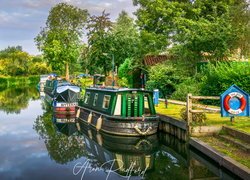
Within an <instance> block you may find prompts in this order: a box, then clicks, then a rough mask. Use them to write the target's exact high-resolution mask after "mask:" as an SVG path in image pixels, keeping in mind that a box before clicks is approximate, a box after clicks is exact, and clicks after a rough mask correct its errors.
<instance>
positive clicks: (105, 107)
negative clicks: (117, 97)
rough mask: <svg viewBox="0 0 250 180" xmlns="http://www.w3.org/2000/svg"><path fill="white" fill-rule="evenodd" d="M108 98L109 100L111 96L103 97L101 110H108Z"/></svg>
mask: <svg viewBox="0 0 250 180" xmlns="http://www.w3.org/2000/svg"><path fill="white" fill-rule="evenodd" d="M110 98H111V96H109V95H105V96H104V98H103V104H102V108H104V109H108V108H109V103H110Z"/></svg>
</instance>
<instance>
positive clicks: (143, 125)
mask: <svg viewBox="0 0 250 180" xmlns="http://www.w3.org/2000/svg"><path fill="white" fill-rule="evenodd" d="M76 117H77V118H78V119H79V120H82V121H83V122H85V123H87V124H89V125H90V126H92V127H95V128H96V129H97V130H98V131H99V130H100V131H103V132H106V133H110V134H115V135H124V136H146V135H151V134H154V133H156V132H157V129H158V122H159V117H158V116H157V115H156V112H155V108H154V104H153V92H152V91H146V90H143V89H128V88H122V89H117V88H101V87H91V88H87V89H86V92H85V96H84V98H83V99H80V100H79V101H78V106H76Z"/></svg>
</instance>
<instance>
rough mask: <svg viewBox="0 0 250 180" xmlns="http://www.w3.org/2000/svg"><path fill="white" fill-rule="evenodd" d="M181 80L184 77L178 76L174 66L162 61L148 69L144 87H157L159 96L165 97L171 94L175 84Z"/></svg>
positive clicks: (151, 88) (150, 88)
mask: <svg viewBox="0 0 250 180" xmlns="http://www.w3.org/2000/svg"><path fill="white" fill-rule="evenodd" d="M183 80H184V77H182V76H180V74H179V73H178V71H177V68H176V67H174V66H173V65H172V64H170V63H162V64H157V65H155V66H152V67H151V68H150V69H149V80H148V81H147V83H146V87H147V89H149V90H153V89H159V91H160V96H161V97H165V96H169V95H171V94H172V93H173V92H174V91H175V89H176V85H177V84H180V83H181V82H182V81H183Z"/></svg>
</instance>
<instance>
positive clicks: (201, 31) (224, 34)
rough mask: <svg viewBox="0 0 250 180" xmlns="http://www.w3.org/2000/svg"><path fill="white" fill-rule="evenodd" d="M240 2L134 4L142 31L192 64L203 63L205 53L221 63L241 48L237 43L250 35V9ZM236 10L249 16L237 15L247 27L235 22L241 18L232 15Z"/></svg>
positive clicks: (142, 1)
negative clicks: (166, 44) (165, 42)
mask: <svg viewBox="0 0 250 180" xmlns="http://www.w3.org/2000/svg"><path fill="white" fill-rule="evenodd" d="M240 2H241V3H239V1H237V0H233V1H230V2H228V1H227V0H219V1H214V0H196V1H188V0H186V1H179V0H173V1H165V0H155V1H149V0H134V4H135V5H139V8H138V10H137V12H136V15H137V24H138V26H139V27H140V29H141V30H142V31H145V32H147V33H150V34H152V33H153V34H155V35H159V36H163V37H165V39H166V40H167V39H168V40H169V41H170V42H171V46H172V47H174V51H173V52H174V53H175V54H176V55H177V56H178V57H181V58H182V59H183V60H186V61H187V60H188V61H190V63H192V64H194V62H196V61H198V60H200V59H201V58H202V56H203V54H204V53H205V52H206V53H208V54H209V55H210V57H211V59H214V60H219V59H223V58H225V57H228V56H229V55H230V54H231V53H232V52H233V51H234V49H235V48H237V47H239V46H236V42H239V40H240V39H242V38H240V37H243V35H245V36H246V32H249V31H246V30H245V31H243V30H244V28H245V29H248V30H249V18H248V20H247V18H245V17H246V14H247V12H248V13H249V9H247V8H246V1H243V0H241V1H240ZM235 7H237V8H239V10H237V11H238V12H239V11H240V12H241V13H242V14H244V15H245V16H242V17H239V16H238V15H237V17H238V18H239V19H242V20H241V21H244V23H241V21H239V22H237V21H232V17H234V16H236V14H237V13H235V12H236V11H235V12H233V11H231V10H232V9H235ZM232 22H234V23H233V24H232ZM243 27H244V28H243ZM166 40H165V41H166ZM246 42H247V41H246Z"/></svg>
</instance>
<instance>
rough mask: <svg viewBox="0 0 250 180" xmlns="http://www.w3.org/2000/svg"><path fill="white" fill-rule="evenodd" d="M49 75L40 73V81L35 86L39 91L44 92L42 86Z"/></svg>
mask: <svg viewBox="0 0 250 180" xmlns="http://www.w3.org/2000/svg"><path fill="white" fill-rule="evenodd" d="M48 77H49V75H48V74H45V75H40V81H39V83H38V85H37V88H38V90H39V91H40V92H44V86H45V84H46V80H47V79H48Z"/></svg>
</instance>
